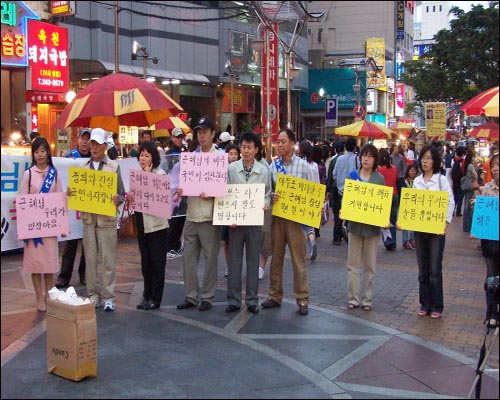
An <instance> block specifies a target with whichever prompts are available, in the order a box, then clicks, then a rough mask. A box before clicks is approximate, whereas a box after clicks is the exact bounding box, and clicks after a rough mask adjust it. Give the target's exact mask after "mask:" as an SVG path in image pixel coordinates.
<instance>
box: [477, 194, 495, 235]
mask: <svg viewBox="0 0 500 400" xmlns="http://www.w3.org/2000/svg"><path fill="white" fill-rule="evenodd" d="M471 235H472V236H474V237H476V238H478V239H488V240H498V197H488V196H477V197H476V202H475V204H474V215H473V217H472V228H471Z"/></svg>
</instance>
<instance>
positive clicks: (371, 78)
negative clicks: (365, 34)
mask: <svg viewBox="0 0 500 400" xmlns="http://www.w3.org/2000/svg"><path fill="white" fill-rule="evenodd" d="M366 57H371V58H373V59H374V60H375V62H376V63H377V67H378V68H381V69H380V70H379V71H369V70H367V72H366V74H367V75H366V87H367V88H375V89H384V88H385V39H384V38H382V37H380V38H369V39H367V40H366Z"/></svg>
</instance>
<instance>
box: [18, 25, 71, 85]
mask: <svg viewBox="0 0 500 400" xmlns="http://www.w3.org/2000/svg"><path fill="white" fill-rule="evenodd" d="M28 63H29V66H30V67H31V89H32V90H42V91H45V92H60V93H64V92H67V91H68V87H69V52H68V29H67V28H63V27H61V26H57V25H53V24H48V23H46V22H41V21H36V20H29V21H28Z"/></svg>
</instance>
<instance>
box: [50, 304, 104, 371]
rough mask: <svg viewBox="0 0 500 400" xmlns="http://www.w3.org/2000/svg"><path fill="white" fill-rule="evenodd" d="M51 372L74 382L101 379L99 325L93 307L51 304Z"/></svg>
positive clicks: (89, 305) (88, 305)
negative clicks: (98, 356)
mask: <svg viewBox="0 0 500 400" xmlns="http://www.w3.org/2000/svg"><path fill="white" fill-rule="evenodd" d="M47 370H48V372H49V373H52V374H55V375H59V376H62V377H64V378H67V379H71V380H73V381H80V380H82V379H83V378H85V377H95V376H97V322H96V316H95V307H94V305H93V304H83V305H80V306H71V305H68V304H63V303H58V302H55V301H50V300H49V301H48V302H47Z"/></svg>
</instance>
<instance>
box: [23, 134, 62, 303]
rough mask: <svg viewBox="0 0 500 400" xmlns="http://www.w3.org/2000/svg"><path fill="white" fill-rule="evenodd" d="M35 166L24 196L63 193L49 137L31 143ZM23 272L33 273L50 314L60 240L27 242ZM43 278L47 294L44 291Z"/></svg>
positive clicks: (27, 174)
mask: <svg viewBox="0 0 500 400" xmlns="http://www.w3.org/2000/svg"><path fill="white" fill-rule="evenodd" d="M31 159H32V163H31V167H30V168H29V169H28V170H26V171H24V174H23V178H22V181H21V190H20V192H19V193H20V194H35V193H56V192H62V185H61V179H60V178H59V176H57V170H56V169H55V168H54V165H53V164H52V157H51V156H50V146H49V143H48V142H47V140H46V139H45V138H42V137H37V138H36V139H35V140H33V142H32V143H31ZM24 243H25V246H24V257H23V270H24V272H29V273H31V278H32V279H33V287H34V288H35V294H36V305H37V308H38V310H39V311H46V310H47V307H46V304H45V298H46V292H47V291H48V290H49V289H50V288H51V287H52V284H53V279H54V275H53V274H54V273H56V272H58V271H59V248H58V245H57V237H44V238H37V239H28V240H25V241H24ZM42 276H43V280H44V283H45V292H42Z"/></svg>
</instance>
